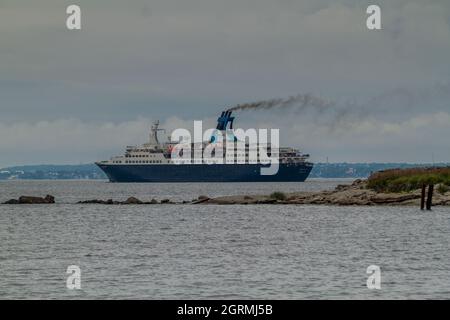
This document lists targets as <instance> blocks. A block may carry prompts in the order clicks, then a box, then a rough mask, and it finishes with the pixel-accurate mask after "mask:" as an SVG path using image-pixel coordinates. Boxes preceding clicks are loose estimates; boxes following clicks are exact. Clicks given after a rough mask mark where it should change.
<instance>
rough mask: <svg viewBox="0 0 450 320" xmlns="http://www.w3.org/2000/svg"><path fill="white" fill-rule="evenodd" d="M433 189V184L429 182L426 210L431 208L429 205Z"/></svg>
mask: <svg viewBox="0 0 450 320" xmlns="http://www.w3.org/2000/svg"><path fill="white" fill-rule="evenodd" d="M433 191H434V184H430V185H429V186H428V197H427V210H431V206H432V204H433Z"/></svg>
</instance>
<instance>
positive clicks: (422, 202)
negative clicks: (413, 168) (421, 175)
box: [420, 183, 427, 210]
mask: <svg viewBox="0 0 450 320" xmlns="http://www.w3.org/2000/svg"><path fill="white" fill-rule="evenodd" d="M426 189H427V185H426V184H425V183H423V184H422V197H421V198H420V210H424V209H425V191H426Z"/></svg>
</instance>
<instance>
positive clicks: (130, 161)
mask: <svg viewBox="0 0 450 320" xmlns="http://www.w3.org/2000/svg"><path fill="white" fill-rule="evenodd" d="M123 162H124V161H113V163H123ZM125 163H162V161H161V160H133V161H132V160H126V161H125Z"/></svg>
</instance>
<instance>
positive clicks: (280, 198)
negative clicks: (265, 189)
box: [270, 191, 286, 201]
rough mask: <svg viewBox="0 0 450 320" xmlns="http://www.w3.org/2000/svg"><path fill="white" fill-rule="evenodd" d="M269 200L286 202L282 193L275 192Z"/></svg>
mask: <svg viewBox="0 0 450 320" xmlns="http://www.w3.org/2000/svg"><path fill="white" fill-rule="evenodd" d="M270 198H271V199H275V200H280V201H284V200H286V195H285V194H284V193H283V192H279V191H276V192H273V193H272V194H271V195H270Z"/></svg>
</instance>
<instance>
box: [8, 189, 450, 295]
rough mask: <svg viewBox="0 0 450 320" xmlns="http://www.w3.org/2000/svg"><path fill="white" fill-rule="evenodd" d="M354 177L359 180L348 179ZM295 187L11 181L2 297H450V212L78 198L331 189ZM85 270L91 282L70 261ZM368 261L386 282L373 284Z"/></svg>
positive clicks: (186, 197)
mask: <svg viewBox="0 0 450 320" xmlns="http://www.w3.org/2000/svg"><path fill="white" fill-rule="evenodd" d="M346 182H347V183H348V181H346ZM338 183H342V181H323V180H315V181H308V182H306V183H303V184H301V183H288V184H111V183H106V182H103V181H9V182H0V201H4V200H6V199H9V198H12V197H18V196H20V195H22V194H26V195H43V196H44V195H45V194H47V193H50V194H53V195H55V196H56V198H57V199H56V200H57V202H58V203H57V204H55V205H22V206H10V205H0V298H3V299H13V298H17V299H25V298H32V299H37V298H43V299H53V298H56V299H57V298H77V299H80V298H81V299H98V298H105V299H118V298H130V299H168V298H174V299H178V298H180V299H222V298H224V299H234V298H235V299H240V298H242V299H247V298H249V299H250V298H254V299H279V298H280V299H281V298H285V299H308V298H313V299H350V298H358V299H380V298H387V299H400V298H418V299H428V298H442V299H449V298H450V252H449V241H450V209H448V208H435V209H434V210H433V211H432V212H421V211H420V210H418V209H417V208H415V207H403V208H398V207H397V208H395V207H391V208H389V207H327V206H288V205H284V206H273V205H252V206H245V205H236V206H214V205H144V206H103V205H77V204H75V202H77V201H79V200H86V199H91V198H103V199H106V198H113V199H117V200H122V199H126V198H127V197H128V196H131V195H133V196H137V197H139V198H141V199H142V200H149V199H151V198H157V199H162V198H170V199H174V200H190V199H192V198H195V197H197V196H198V195H200V194H207V195H210V196H215V195H225V194H250V193H254V194H255V193H269V192H272V191H275V190H277V191H278V190H281V191H295V190H321V189H327V188H333V187H334V186H335V185H336V184H338ZM69 265H78V266H79V267H80V268H81V290H69V289H67V288H66V278H67V276H68V275H67V274H66V269H67V267H68V266H69ZM369 265H378V266H379V267H380V268H381V289H380V290H369V289H368V288H367V286H366V280H367V277H368V274H366V269H367V267H368V266H369Z"/></svg>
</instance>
